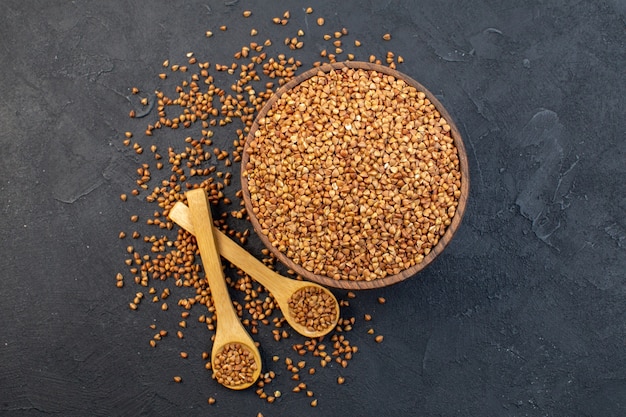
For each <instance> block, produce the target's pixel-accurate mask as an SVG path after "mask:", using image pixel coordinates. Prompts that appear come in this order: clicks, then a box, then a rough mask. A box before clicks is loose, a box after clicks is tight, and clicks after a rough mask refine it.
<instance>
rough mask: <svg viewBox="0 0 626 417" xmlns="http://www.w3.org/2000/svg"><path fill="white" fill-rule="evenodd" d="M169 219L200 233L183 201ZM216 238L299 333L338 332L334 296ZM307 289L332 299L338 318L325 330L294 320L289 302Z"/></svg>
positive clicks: (225, 239)
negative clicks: (280, 272)
mask: <svg viewBox="0 0 626 417" xmlns="http://www.w3.org/2000/svg"><path fill="white" fill-rule="evenodd" d="M169 217H170V219H171V220H172V221H174V222H175V223H176V224H178V225H179V226H180V227H182V228H183V229H185V230H187V231H188V232H189V233H192V234H195V233H196V232H197V230H198V229H196V228H195V225H194V224H193V223H192V222H191V221H190V210H189V208H188V207H187V206H186V205H185V204H184V203H182V202H180V201H179V202H178V203H176V204H175V205H174V207H172V209H171V210H170V212H169ZM213 236H215V238H216V240H217V247H218V249H219V252H220V254H221V255H222V256H223V257H225V258H226V259H228V260H229V261H231V262H232V263H233V264H235V265H237V266H238V267H239V268H241V269H242V270H243V271H245V272H246V273H247V274H248V275H249V276H250V277H251V278H253V279H254V280H255V281H257V282H259V283H260V284H261V285H263V286H264V287H265V288H267V290H268V291H269V292H270V293H271V294H272V295H273V296H274V299H275V300H276V302H277V303H278V305H279V306H280V309H281V311H282V312H283V316H284V317H285V319H286V320H287V323H289V325H290V326H291V327H292V328H293V329H294V330H295V331H297V332H298V333H300V334H301V335H304V336H307V337H311V338H315V337H320V336H324V335H326V334H328V333H329V332H330V331H331V330H333V329H334V328H335V326H336V325H337V322H338V321H339V303H338V302H337V299H336V298H335V296H334V295H333V293H332V292H330V291H329V290H328V289H326V288H324V287H322V286H321V285H318V284H315V283H312V282H308V281H297V280H295V279H290V278H287V277H284V276H282V275H279V274H278V273H276V272H274V271H272V270H271V269H269V268H268V267H267V266H265V265H264V264H263V263H262V262H260V261H259V260H257V259H256V258H255V257H254V256H252V255H251V254H250V253H248V252H247V251H246V250H245V249H243V248H242V247H241V246H239V245H238V244H237V243H235V242H234V241H233V240H231V239H230V238H229V237H228V236H226V235H225V234H224V233H222V232H220V231H219V230H218V229H216V228H214V227H213ZM196 238H197V234H196ZM306 289H314V290H317V291H324V292H325V293H326V294H327V296H328V298H327V301H328V302H332V303H333V304H334V307H332V308H331V309H333V310H334V311H335V312H336V314H335V315H334V316H333V317H328V322H327V325H326V326H324V327H323V328H318V329H313V328H311V327H309V326H305V325H302V324H300V323H299V322H298V321H297V320H296V317H294V316H293V314H292V310H291V309H290V308H289V301H290V299H291V297H292V296H293V295H294V293H296V292H298V291H300V290H306Z"/></svg>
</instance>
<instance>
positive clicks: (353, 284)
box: [241, 61, 469, 290]
mask: <svg viewBox="0 0 626 417" xmlns="http://www.w3.org/2000/svg"><path fill="white" fill-rule="evenodd" d="M344 67H348V68H354V69H364V70H370V71H376V72H380V73H383V74H387V75H391V76H393V77H395V78H396V79H401V80H403V81H405V82H406V83H407V84H409V85H411V86H413V87H415V88H416V89H417V90H418V91H421V92H423V93H424V94H426V97H427V98H428V99H429V100H430V101H431V103H433V104H434V105H435V107H436V108H437V110H438V111H439V113H440V114H441V115H442V116H443V117H444V118H445V119H446V121H447V122H448V124H449V125H450V128H451V129H450V132H451V133H452V139H453V140H454V144H455V146H456V148H457V152H458V157H459V166H460V170H461V196H460V197H459V204H458V206H457V209H456V212H455V214H454V217H453V218H452V222H451V223H450V225H449V226H448V228H447V229H446V232H445V233H444V235H443V236H442V237H441V238H440V239H439V242H438V243H437V244H436V245H435V246H434V247H433V248H432V249H431V251H430V253H429V254H428V255H426V256H425V257H424V259H423V260H422V262H420V263H418V264H415V265H413V266H411V267H410V268H407V269H405V270H403V271H402V272H400V273H398V274H394V275H388V276H386V277H383V278H376V279H373V280H370V281H365V280H344V279H334V278H331V277H328V276H325V275H318V274H314V273H312V272H310V271H307V270H306V269H304V268H303V267H302V266H301V265H298V264H296V263H295V262H294V261H292V260H291V259H289V258H288V257H287V255H285V254H284V253H282V252H280V251H279V250H278V249H277V248H276V247H274V246H273V245H272V243H271V242H270V240H269V239H268V238H267V236H265V235H264V234H263V233H262V232H261V225H260V223H259V221H258V219H257V218H256V216H255V215H254V214H253V213H252V201H251V198H250V192H249V191H248V178H247V173H246V166H247V164H248V162H249V154H248V144H249V143H250V142H251V141H252V140H253V139H254V134H255V132H256V130H257V129H258V128H259V120H261V119H262V118H264V117H265V115H266V114H267V112H268V111H269V110H270V109H271V107H272V106H273V105H274V103H275V102H276V101H277V100H278V99H279V98H280V97H281V96H282V95H283V94H284V93H285V92H287V91H288V90H290V89H292V88H294V87H295V86H296V85H298V84H300V83H302V82H303V81H305V80H307V79H309V78H311V77H313V76H315V75H316V74H318V73H319V72H320V71H322V72H325V73H327V72H330V71H332V70H341V69H342V68H344ZM241 189H242V193H243V199H244V204H245V208H246V210H247V212H248V216H249V218H250V221H251V222H252V227H253V228H254V231H255V232H256V234H257V235H258V236H259V238H260V239H261V241H262V242H263V245H264V246H265V247H266V248H267V249H269V250H270V251H271V252H272V254H273V255H274V256H276V258H277V259H278V260H279V261H280V262H281V263H282V264H284V265H285V266H287V267H288V268H290V269H292V270H293V271H295V272H296V274H298V275H300V276H302V277H303V278H304V279H307V280H309V281H313V282H316V283H318V284H321V285H325V286H328V287H333V288H338V289H345V290H364V289H374V288H382V287H386V286H389V285H392V284H395V283H398V282H401V281H404V280H406V279H408V278H410V277H413V276H415V275H416V274H417V273H418V272H420V271H421V270H423V269H424V268H426V267H427V266H428V265H429V264H430V263H431V262H432V261H433V260H434V259H435V258H436V257H437V256H438V255H439V254H440V253H441V252H442V251H443V250H444V249H445V247H446V246H447V245H448V243H449V242H450V241H451V240H452V237H453V236H454V234H455V233H456V231H457V229H458V228H459V226H460V224H461V220H462V219H463V215H464V214H465V208H466V205H467V198H468V192H469V167H468V160H467V153H466V150H465V145H464V143H463V139H462V137H461V133H460V132H459V130H458V128H457V125H456V123H455V122H454V119H453V118H452V117H451V115H450V114H449V113H448V111H447V110H446V108H445V107H444V106H443V105H442V104H441V102H440V101H439V100H437V98H436V97H435V96H434V94H432V93H431V92H430V91H429V90H428V89H427V88H426V87H424V86H423V85H422V84H420V83H419V82H417V81H416V80H414V79H413V78H411V77H409V76H408V75H406V74H404V73H402V72H400V71H397V70H394V69H392V68H389V67H385V66H382V65H378V64H371V63H369V62H360V61H345V62H336V63H331V64H322V65H320V66H318V67H313V68H311V69H310V70H307V71H305V72H303V73H302V74H299V75H297V76H295V77H294V78H292V79H291V80H290V81H288V82H287V83H285V84H284V85H283V86H282V87H280V88H279V89H278V90H276V92H275V93H274V94H273V95H272V96H271V97H270V98H269V99H268V101H267V102H266V103H265V105H264V106H263V107H262V108H261V110H260V111H259V113H258V114H257V116H256V118H255V119H254V122H253V124H252V126H251V127H250V131H249V132H248V135H247V137H246V142H245V144H244V150H243V155H242V160H241Z"/></svg>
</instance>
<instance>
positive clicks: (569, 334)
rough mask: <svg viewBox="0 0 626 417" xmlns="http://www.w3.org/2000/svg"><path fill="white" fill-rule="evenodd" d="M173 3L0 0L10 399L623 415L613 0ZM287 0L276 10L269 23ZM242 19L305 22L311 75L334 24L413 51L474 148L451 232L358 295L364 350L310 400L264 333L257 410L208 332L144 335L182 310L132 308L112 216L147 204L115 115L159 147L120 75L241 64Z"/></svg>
mask: <svg viewBox="0 0 626 417" xmlns="http://www.w3.org/2000/svg"><path fill="white" fill-rule="evenodd" d="M182 3H183V2H169V1H155V2H126V1H120V0H113V1H106V2H102V1H57V2H44V1H16V0H5V1H3V2H2V12H1V13H0V56H1V58H2V59H1V60H0V62H1V64H0V65H1V70H0V92H1V94H2V96H1V100H0V147H1V148H0V149H1V151H0V152H1V155H2V159H1V164H0V196H1V197H2V204H1V205H0V210H1V214H2V215H1V217H0V230H1V231H2V234H3V236H4V238H3V239H2V242H1V243H0V253H1V256H0V271H1V272H0V274H1V275H0V276H1V280H2V281H1V285H0V317H1V320H2V325H1V326H0V414H2V415H7V416H39V415H64V416H65V415H66V416H85V415H102V416H104V415H112V416H116V415H127V416H136V415H146V416H157V415H162V416H172V415H220V416H233V415H238V416H256V414H257V413H258V412H262V413H263V414H264V415H265V416H274V415H276V416H278V415H319V416H339V415H341V416H345V415H354V416H357V415H358V416H382V415H385V416H386V415H389V416H413V415H424V416H603V417H604V416H623V415H626V346H625V342H626V339H625V336H626V313H625V311H626V309H625V307H626V296H625V295H626V281H625V271H626V216H625V212H626V193H625V191H626V187H625V186H624V184H625V180H624V178H625V174H626V165H625V159H624V158H625V147H626V141H625V140H624V136H625V133H626V123H625V122H624V120H625V118H624V110H625V109H626V99H625V93H626V88H625V84H624V67H625V65H626V53H625V51H626V45H625V39H626V36H625V17H624V15H625V12H626V5H625V3H624V1H622V0H612V1H579V2H570V1H558V0H552V1H533V0H522V1H505V2H499V1H470V2H453V1H443V2H439V1H414V2H412V1H365V2H357V1H341V2H330V1H323V2H320V3H319V4H313V2H310V3H303V2H286V1H271V2H263V3H261V2H258V3H252V2H245V1H243V0H241V1H239V2H238V3H237V4H235V5H227V4H225V2H224V1H209V0H206V1H191V2H185V4H182ZM308 5H312V6H313V7H314V8H315V13H314V14H313V15H311V16H309V17H308V20H307V21H305V14H304V12H303V8H304V7H305V6H308ZM244 9H251V10H252V11H253V13H254V14H253V16H252V17H251V18H250V19H248V20H245V19H243V18H242V16H241V11H242V10H244ZM287 9H288V10H290V11H291V16H292V17H291V21H290V23H289V24H288V25H287V26H286V27H279V26H275V25H273V24H271V22H270V19H271V18H272V17H274V16H277V15H282V13H283V11H284V10H287ZM320 15H321V16H324V17H325V18H326V22H327V23H326V27H325V28H324V30H322V29H319V28H317V27H316V25H315V24H314V23H313V19H314V18H316V17H317V16H320ZM221 24H227V25H228V26H229V30H228V31H227V32H226V34H218V33H217V32H219V31H218V30H217V27H218V26H219V25H221ZM252 26H256V27H257V29H259V31H260V32H262V33H263V34H264V35H266V36H269V37H270V38H272V39H273V40H274V43H275V46H274V47H273V48H274V49H268V52H269V53H277V52H272V51H280V50H281V47H282V40H283V39H284V37H285V36H289V35H291V36H293V34H292V33H293V32H295V31H296V30H297V28H299V27H302V28H303V29H305V31H306V32H307V34H306V35H305V47H304V48H303V49H302V50H301V51H298V55H297V56H299V57H300V59H302V61H303V62H304V63H305V69H306V68H307V67H308V66H310V64H311V63H312V62H313V61H314V60H317V59H318V57H317V53H318V52H319V50H321V49H322V48H323V47H325V42H324V41H323V40H322V39H321V34H322V33H325V32H327V31H332V30H337V29H340V28H341V27H346V28H348V29H349V31H350V35H349V36H348V38H347V39H348V41H349V43H347V44H346V45H351V42H352V40H353V39H355V38H358V39H360V40H361V41H362V42H363V46H362V47H361V48H360V49H358V50H357V49H356V48H354V47H351V46H346V48H345V49H346V52H354V53H356V54H357V58H360V59H367V56H369V54H375V55H377V56H379V57H384V54H385V52H386V51H387V50H392V51H393V52H395V53H396V54H399V55H402V56H403V57H404V58H405V63H404V64H403V65H401V66H399V67H398V69H399V70H400V71H403V72H405V73H406V74H408V75H410V76H411V77H413V78H414V79H416V80H418V81H420V82H421V83H422V84H424V85H425V86H426V87H427V88H429V89H430V90H431V91H432V92H433V93H435V94H436V95H437V97H438V98H439V99H440V100H441V101H442V102H443V103H444V105H445V106H446V107H447V108H448V110H449V111H450V113H451V114H452V115H453V117H454V118H455V120H456V122H457V123H458V125H459V128H460V130H461V131H462V133H463V135H464V138H465V145H466V147H467V151H468V157H469V160H470V170H471V180H472V182H471V195H470V199H469V204H468V207H467V212H466V216H465V218H464V221H463V224H462V226H461V228H460V229H459V231H458V234H457V235H456V237H455V238H454V240H453V241H452V243H451V245H450V246H449V247H448V248H447V249H446V251H444V253H443V255H441V256H440V257H439V258H438V259H437V260H436V261H435V262H434V263H433V264H431V265H430V266H429V267H428V268H427V269H426V270H424V271H423V272H422V273H420V274H419V276H416V277H414V278H412V279H410V280H408V281H405V282H403V283H400V284H397V285H395V286H392V287H389V288H386V289H382V290H376V291H368V292H365V293H359V294H358V295H357V298H356V299H353V300H350V301H351V303H350V307H348V308H345V309H344V310H343V311H344V315H345V316H347V317H351V316H354V317H356V318H357V323H356V324H355V326H354V330H353V331H352V332H351V333H349V334H348V338H349V339H350V340H351V342H352V343H353V344H354V345H357V346H359V348H360V351H359V352H358V354H356V355H355V357H354V359H353V360H352V361H351V362H350V365H349V366H348V368H346V369H345V370H343V369H340V368H339V367H337V366H332V367H329V368H327V369H323V370H320V371H319V372H318V373H317V374H316V375H314V376H313V377H310V378H309V379H308V381H309V386H310V388H311V389H312V390H313V391H314V392H315V396H316V398H318V400H319V405H318V407H317V408H315V409H314V408H311V407H310V405H309V399H307V398H306V397H305V396H304V395H303V394H299V395H296V394H293V393H291V392H290V389H291V387H292V386H293V384H292V382H291V381H290V380H289V375H288V374H287V372H286V371H285V370H284V367H282V366H280V365H277V364H273V363H272V362H271V361H270V360H269V358H271V356H272V355H274V354H276V355H279V356H281V358H284V357H285V356H290V355H291V356H293V354H292V353H291V352H290V350H289V346H290V343H291V341H285V342H284V343H274V342H273V341H272V340H271V335H270V334H269V329H267V330H265V333H263V334H259V336H258V338H257V339H258V340H259V341H260V342H261V344H262V349H263V354H264V357H265V358H267V360H268V363H267V364H266V365H267V369H275V370H276V372H278V373H280V375H279V377H278V378H277V379H276V381H275V382H274V383H273V384H274V385H273V386H275V387H276V389H280V390H282V391H283V393H284V394H283V396H282V397H281V398H280V399H279V400H278V401H276V402H275V403H274V404H266V403H264V402H263V401H262V400H260V399H258V398H257V396H256V395H255V393H254V391H253V390H249V391H246V392H232V391H228V390H226V389H224V388H222V387H220V386H217V385H216V384H215V383H214V381H212V380H211V379H210V376H209V373H208V372H207V371H205V370H204V369H203V363H202V361H201V360H200V358H199V355H200V352H202V351H203V350H208V347H209V343H208V338H209V337H210V333H209V332H208V331H207V330H206V329H202V328H201V327H200V326H192V327H191V328H189V329H187V330H186V332H185V334H186V337H185V339H183V340H182V341H181V340H178V339H175V338H174V337H169V339H167V340H166V341H164V342H163V343H161V344H160V345H159V347H158V348H157V349H151V348H150V347H149V346H148V340H149V339H150V337H151V336H152V334H153V333H154V331H153V330H150V329H149V328H148V326H149V324H151V323H152V322H153V321H154V322H156V323H158V326H159V328H168V329H170V330H174V331H175V329H176V326H175V325H176V322H177V321H178V320H179V315H178V311H179V310H177V309H173V311H170V312H168V314H161V312H160V311H159V310H158V308H156V307H154V308H152V306H150V305H147V306H145V307H144V306H143V305H142V308H141V309H140V310H139V311H137V312H132V311H130V310H129V309H128V302H129V301H130V300H132V297H133V295H134V293H135V292H136V291H137V290H138V288H137V287H136V286H135V285H134V284H131V283H130V280H127V285H126V286H125V288H123V289H121V290H120V289H117V288H115V285H114V284H115V279H114V277H115V274H116V273H117V272H120V271H121V272H125V266H124V265H123V260H124V259H125V258H126V253H125V247H126V246H125V245H126V243H124V242H121V241H120V240H119V239H118V238H117V234H118V232H119V231H120V230H132V228H131V226H130V223H129V221H128V218H129V216H130V215H131V214H134V213H138V214H140V215H143V216H144V218H145V217H146V216H149V215H150V214H151V213H152V210H153V209H154V208H153V207H152V206H149V205H148V204H147V203H145V202H144V201H143V200H141V199H139V198H134V199H131V200H129V202H127V203H125V204H122V203H120V201H119V195H120V193H122V192H129V191H130V188H131V186H132V184H133V181H134V175H135V173H134V169H135V168H136V167H137V164H138V162H137V161H138V158H137V157H136V155H134V154H133V153H132V152H131V151H129V150H128V149H127V148H124V147H123V146H122V143H121V142H122V137H123V132H124V131H126V130H132V131H134V132H135V133H136V138H137V140H139V141H143V142H142V143H147V144H149V143H151V142H150V141H146V140H145V138H143V135H142V134H141V132H142V129H143V128H145V124H146V123H148V122H149V121H150V119H151V117H150V116H149V117H147V118H145V119H142V120H141V121H139V120H131V119H129V118H128V112H129V110H130V109H131V108H133V107H134V104H136V103H132V102H131V101H130V100H129V97H130V87H132V86H137V87H139V88H141V89H142V90H143V91H150V90H152V89H154V88H164V89H165V88H168V87H167V86H168V85H169V88H170V92H171V87H172V86H173V85H174V83H173V81H172V83H170V84H166V83H163V82H161V81H160V80H159V79H158V78H157V77H156V74H158V73H159V72H161V71H162V68H161V63H162V62H163V60H164V59H166V58H169V59H171V60H172V62H176V61H177V62H180V63H183V62H184V60H185V53H187V52H188V51H194V52H195V53H196V55H197V56H198V57H199V59H200V60H206V59H208V60H211V61H212V62H219V61H220V60H222V63H230V62H231V61H232V54H233V53H234V52H235V51H236V50H237V48H239V47H241V46H242V45H243V44H244V42H247V40H248V32H249V29H250V27H252ZM208 29H211V30H213V31H214V32H216V35H220V36H219V37H217V36H215V37H214V38H212V39H206V38H205V37H204V32H205V31H206V30H208ZM385 32H390V33H391V34H392V36H393V39H392V40H391V41H390V42H387V43H385V42H383V41H382V40H381V39H380V38H381V35H382V34H383V33H385ZM259 38H261V36H259ZM262 39H264V37H263V38H262ZM152 116H153V117H154V115H152ZM160 135H162V136H161V137H160V139H154V140H163V141H167V140H171V141H173V140H179V141H180V139H181V137H183V136H181V135H184V132H173V131H170V132H169V133H168V132H163V133H162V134H161V133H160ZM233 139H234V137H232V136H227V137H224V138H221V140H222V142H221V143H222V144H224V146H228V144H231V143H232V140H233ZM237 168H238V166H234V167H233V172H235V173H237V171H236V169H237ZM137 227H138V228H140V229H141V228H142V227H143V228H144V229H145V228H147V226H145V225H140V226H137ZM145 230H146V231H147V230H148V229H145ZM142 231H143V229H142ZM152 233H154V231H152ZM258 245H259V244H258V242H257V241H256V240H254V239H253V240H252V241H251V244H250V245H249V246H248V248H249V250H250V251H252V252H253V253H255V254H258V251H259V246H258ZM170 286H172V287H173V285H170ZM337 295H338V296H340V297H344V296H345V293H344V292H341V291H337ZM379 296H384V297H385V298H386V299H387V303H386V304H384V305H379V304H378V303H377V302H376V299H377V298H378V297H379ZM146 304H149V303H146ZM172 304H173V303H172ZM364 313H371V314H372V315H373V316H374V319H373V321H372V322H371V326H373V327H374V328H375V330H376V332H377V333H380V334H383V335H384V336H385V340H384V342H383V343H382V344H380V345H378V344H376V343H374V341H373V336H371V335H368V334H367V329H368V328H369V325H368V324H367V323H364V322H363V320H362V317H363V314H364ZM199 314H201V312H199V311H198V312H194V313H193V315H192V318H193V317H197V316H198V315H199ZM190 322H194V320H191V319H190ZM293 340H294V341H295V340H297V338H295V337H294V338H293ZM180 350H187V351H189V352H190V354H192V358H190V359H188V360H187V361H183V360H181V359H180V358H178V352H179V351H180ZM177 374H180V375H182V376H183V378H184V382H183V383H182V384H175V383H174V382H173V381H172V376H173V375H177ZM339 374H342V375H344V376H345V377H346V384H344V385H343V386H338V385H337V384H336V383H335V378H336V377H337V375H339ZM269 389H272V388H269ZM209 396H214V397H215V398H216V399H217V403H216V404H214V405H212V406H209V405H208V404H207V403H206V399H207V398H208V397H209Z"/></svg>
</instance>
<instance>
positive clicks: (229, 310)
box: [186, 188, 261, 390]
mask: <svg viewBox="0 0 626 417" xmlns="http://www.w3.org/2000/svg"><path fill="white" fill-rule="evenodd" d="M186 197H187V201H188V202H189V218H190V220H191V224H192V225H193V229H194V230H195V231H196V234H195V235H196V241H197V242H198V248H199V250H200V257H201V258H202V264H203V265H204V274H205V277H206V280H207V281H208V283H209V287H210V288H211V296H212V298H213V305H214V306H215V314H216V316H217V327H216V329H215V340H214V341H213V348H212V350H211V365H212V368H213V375H214V377H215V379H216V380H217V381H218V382H219V383H220V384H222V385H224V386H225V387H227V388H231V389H235V390H240V389H245V388H248V387H249V386H251V385H252V384H254V383H255V382H256V380H257V379H258V377H259V375H260V374H261V355H260V354H259V350H258V348H257V347H256V345H255V344H254V340H252V338H251V337H250V335H249V334H248V332H247V331H246V329H245V328H244V327H243V325H242V324H241V322H240V321H239V317H237V313H236V312H235V309H234V307H233V303H232V301H231V299H230V295H229V294H228V288H227V286H226V280H225V279H224V272H223V270H222V264H221V262H220V255H219V252H218V249H217V245H216V242H215V236H213V227H212V225H213V220H212V218H211V209H210V207H209V202H208V201H207V195H206V191H205V190H204V189H202V188H199V189H196V190H191V191H188V192H187V193H186Z"/></svg>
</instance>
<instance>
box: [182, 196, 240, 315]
mask: <svg viewBox="0 0 626 417" xmlns="http://www.w3.org/2000/svg"><path fill="white" fill-rule="evenodd" d="M186 197H187V201H188V202H189V209H188V210H189V219H190V223H191V224H192V225H193V228H194V230H195V231H196V233H195V236H196V241H197V242H198V249H199V250H200V257H201V258H202V265H203V266H204V274H205V276H206V279H207V281H208V282H209V287H210V288H211V295H212V298H213V304H214V306H215V309H216V314H217V316H218V317H219V320H220V324H219V325H220V327H224V326H223V325H224V321H226V320H228V324H227V326H238V325H239V320H238V319H237V313H236V312H235V308H234V307H233V305H232V303H231V301H230V294H229V293H228V288H227V287H226V281H225V279H224V271H223V270H222V264H221V262H220V255H219V251H218V246H217V243H216V241H215V236H214V235H213V233H212V231H213V219H212V218H211V208H210V207H209V202H208V201H207V198H206V192H205V191H204V190H203V189H196V190H191V191H188V192H187V193H186ZM235 322H236V324H235Z"/></svg>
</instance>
